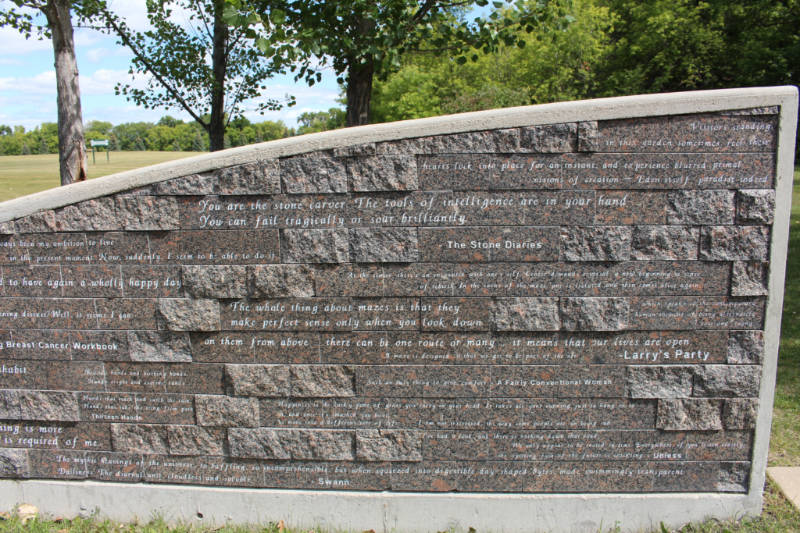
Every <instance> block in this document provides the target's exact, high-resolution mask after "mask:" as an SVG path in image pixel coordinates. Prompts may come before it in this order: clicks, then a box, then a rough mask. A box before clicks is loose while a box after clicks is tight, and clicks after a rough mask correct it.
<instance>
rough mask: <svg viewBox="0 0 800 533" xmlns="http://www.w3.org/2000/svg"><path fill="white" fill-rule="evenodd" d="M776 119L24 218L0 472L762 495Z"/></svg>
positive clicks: (146, 190) (674, 128) (770, 115)
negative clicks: (756, 454)
mask: <svg viewBox="0 0 800 533" xmlns="http://www.w3.org/2000/svg"><path fill="white" fill-rule="evenodd" d="M779 111H780V109H779V108H778V107H776V106H773V107H759V108H748V109H739V110H734V111H724V112H715V113H693V114H679V115H664V116H655V117H644V118H642V117H640V118H632V119H615V120H599V121H575V122H567V123H556V124H544V125H542V124H539V125H534V126H528V127H513V128H502V129H492V130H485V131H468V132H463V133H457V134H451V135H435V136H427V137H425V136H422V137H414V138H404V139H398V140H387V141H382V142H369V143H361V144H358V143H356V144H351V145H348V146H344V147H338V148H335V149H330V150H317V151H311V152H308V153H303V154H299V155H292V156H289V157H282V158H269V159H264V158H262V159H259V158H254V159H253V161H251V162H248V163H245V164H241V165H237V166H232V167H227V168H221V169H218V170H215V171H210V172H204V173H199V174H190V175H186V176H181V177H176V178H172V179H168V180H164V181H158V182H154V183H152V184H149V185H146V186H143V187H138V188H134V189H130V190H124V191H120V192H117V193H115V194H112V195H108V196H103V197H97V198H92V199H88V200H85V201H81V202H78V203H75V204H72V205H66V206H60V207H58V208H55V209H45V210H40V211H38V212H35V213H33V214H29V215H27V216H24V217H21V218H17V219H15V220H10V221H7V222H5V223H3V225H2V228H0V229H1V230H2V234H3V235H2V236H0V265H1V266H0V278H1V279H2V288H1V289H0V291H1V292H0V342H2V344H1V345H0V346H1V347H2V349H0V446H1V447H2V448H0V476H2V477H6V478H12V479H56V480H83V479H90V480H100V481H118V482H126V483H136V482H147V483H155V484H158V483H169V484H176V483H178V484H192V485H210V486H229V487H268V488H287V489H347V490H363V491H386V490H390V491H424V492H450V491H458V492H512V493H525V492H530V493H564V492H578V493H595V492H600V493H607V492H635V493H643V492H721V493H731V492H732V493H746V492H747V491H748V487H749V485H748V479H749V475H750V471H751V460H752V459H753V456H752V454H753V441H754V428H755V422H756V413H757V408H758V397H759V390H760V385H761V379H762V363H763V362H764V359H765V352H764V325H765V306H766V301H767V298H766V297H767V294H768V291H769V289H770V287H768V281H767V280H768V274H769V271H770V263H769V259H770V248H771V246H776V244H775V243H771V229H772V225H773V222H774V212H775V201H776V194H775V183H776V150H777V130H778V119H779V116H778V114H779ZM0 209H1V206H0ZM778 245H779V246H782V247H785V243H779V244H778Z"/></svg>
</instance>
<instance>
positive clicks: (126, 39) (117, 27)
mask: <svg viewBox="0 0 800 533" xmlns="http://www.w3.org/2000/svg"><path fill="white" fill-rule="evenodd" d="M102 15H103V17H104V18H105V21H106V24H107V26H108V27H110V28H111V29H113V30H114V32H115V33H116V34H117V36H118V37H119V38H120V40H121V41H122V43H123V44H124V45H125V46H127V47H128V48H129V49H130V50H131V52H133V55H134V56H135V57H136V59H138V60H139V61H141V63H142V64H143V65H144V66H145V68H146V69H147V72H149V73H150V75H151V76H153V77H154V78H155V79H156V80H157V81H158V83H160V84H161V86H162V87H164V89H165V90H166V91H167V92H168V93H169V94H170V96H172V97H173V98H174V99H175V101H176V102H178V104H180V106H181V107H182V108H183V109H184V110H185V111H186V112H187V113H189V115H190V116H191V117H192V118H193V119H194V120H196V121H197V122H198V123H199V124H200V125H202V126H203V127H204V128H206V129H207V128H208V125H207V124H206V123H205V122H203V120H202V118H201V117H200V116H198V115H197V113H195V111H194V110H193V109H192V108H191V107H190V106H189V104H188V102H186V100H185V99H184V98H183V96H181V94H180V92H178V90H177V89H175V88H174V87H172V86H171V85H170V84H169V83H168V82H167V80H166V79H164V77H163V76H162V75H161V74H159V73H158V72H157V71H156V69H155V68H154V67H153V64H152V63H151V61H150V60H149V59H148V58H147V56H145V55H144V52H142V51H141V50H139V48H138V47H137V46H136V44H135V43H134V42H133V40H132V39H131V37H130V36H129V35H128V33H127V32H126V31H125V29H124V24H125V23H124V22H123V23H122V24H117V22H116V21H115V20H114V16H113V15H112V14H111V13H110V12H109V11H108V10H107V9H103V10H102Z"/></svg>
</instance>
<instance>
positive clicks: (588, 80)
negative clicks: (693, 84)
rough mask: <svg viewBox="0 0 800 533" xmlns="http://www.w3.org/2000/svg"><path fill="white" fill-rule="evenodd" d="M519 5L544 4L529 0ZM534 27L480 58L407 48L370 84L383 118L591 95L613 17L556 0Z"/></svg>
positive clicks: (590, 2) (584, 0)
mask: <svg viewBox="0 0 800 533" xmlns="http://www.w3.org/2000/svg"><path fill="white" fill-rule="evenodd" d="M518 9H524V10H529V9H537V10H538V9H539V8H538V7H535V6H534V7H532V2H530V1H528V2H524V3H519V4H517V5H516V6H515V7H514V8H513V9H510V10H507V11H506V12H505V13H504V14H503V16H504V17H507V18H512V19H513V18H515V17H518V16H519V15H518V14H517V13H516V10H518ZM540 21H541V22H542V23H541V24H539V26H538V27H537V28H536V29H535V31H533V32H531V33H527V32H525V31H524V30H522V29H518V30H517V32H516V37H517V40H518V42H524V43H525V44H524V47H522V48H521V47H519V46H518V45H512V46H507V45H501V46H500V47H499V49H498V50H497V51H496V52H494V53H491V54H481V55H480V57H479V58H478V59H477V60H476V61H467V62H465V63H459V62H457V61H455V60H454V59H453V58H451V57H449V56H443V55H437V54H430V53H409V54H407V55H406V57H405V59H404V60H403V66H402V67H401V68H400V70H398V71H397V72H396V73H393V74H390V75H389V76H388V77H387V79H386V80H383V81H381V80H378V81H377V82H376V83H375V85H374V89H373V96H372V98H373V104H374V105H373V119H374V120H375V121H379V122H387V121H393V120H403V119H411V118H421V117H426V116H434V115H441V114H446V113H461V112H466V111H478V110H482V109H492V108H500V107H511V106H519V105H529V104H537V103H545V102H554V101H559V100H574V99H580V98H586V97H590V96H592V95H593V94H595V93H596V91H597V87H598V83H599V81H600V80H599V79H598V77H597V74H596V71H595V68H594V65H595V64H596V63H597V62H598V61H600V60H601V59H602V58H603V57H605V55H606V54H607V53H608V52H609V49H610V39H609V33H610V31H611V28H612V25H613V22H614V18H613V16H612V15H611V13H610V10H609V9H608V8H606V7H601V6H598V5H597V1H596V0H551V1H550V2H548V4H547V6H546V7H545V8H544V9H542V10H540Z"/></svg>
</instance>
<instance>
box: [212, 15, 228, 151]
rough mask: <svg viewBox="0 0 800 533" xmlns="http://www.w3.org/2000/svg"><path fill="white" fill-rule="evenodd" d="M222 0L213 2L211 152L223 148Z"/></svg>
mask: <svg viewBox="0 0 800 533" xmlns="http://www.w3.org/2000/svg"><path fill="white" fill-rule="evenodd" d="M224 9H225V2H224V0H214V38H213V43H212V45H213V48H212V51H211V70H212V73H213V76H214V80H213V81H212V87H211V119H210V121H209V125H208V139H209V145H210V149H211V151H212V152H216V151H217V150H222V149H223V148H225V73H226V71H227V70H228V55H227V47H228V25H227V24H226V23H225V21H224V20H222V14H223V11H224Z"/></svg>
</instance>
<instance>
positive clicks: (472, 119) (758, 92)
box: [0, 86, 797, 222]
mask: <svg viewBox="0 0 800 533" xmlns="http://www.w3.org/2000/svg"><path fill="white" fill-rule="evenodd" d="M791 102H795V103H796V102H797V88H796V87H793V86H784V87H757V88H748V89H722V90H715V91H696V92H682V93H670V94H648V95H639V96H623V97H617V98H603V99H597V100H582V101H577V102H558V103H554V104H543V105H536V106H526V107H511V108H506V109H495V110H490V111H477V112H473V113H462V114H459V115H448V116H443V117H432V118H424V119H416V120H406V121H401V122H391V123H386V124H375V125H369V126H359V127H354V128H345V129H340V130H335V131H327V132H322V133H313V134H310V135H302V136H299V137H290V138H286V139H280V140H277V141H270V142H266V143H261V144H253V145H249V146H242V147H239V148H231V149H229V150H223V151H220V152H212V153H208V154H203V155H200V156H197V157H192V158H188V159H181V160H178V161H171V162H167V163H162V164H159V165H153V166H150V167H145V168H141V169H136V170H129V171H127V172H121V173H119V174H113V175H110V176H105V177H102V178H97V179H93V180H90V181H86V182H80V183H74V184H72V185H68V186H65V187H57V188H55V189H50V190H47V191H43V192H39V193H35V194H31V195H29V196H24V197H22V198H16V199H13V200H9V201H7V202H3V203H0V222H6V221H9V220H13V219H15V218H20V217H23V216H27V215H30V214H33V213H36V212H38V211H41V210H44V209H54V208H58V207H63V206H65V205H69V204H73V203H76V202H80V201H83V200H90V199H92V198H98V197H101V196H106V195H108V194H113V193H117V192H121V191H125V190H128V189H134V188H136V187H142V186H145V185H150V184H152V183H157V182H160V181H165V180H168V179H172V178H177V177H180V176H187V175H190V174H197V173H201V172H209V171H213V170H217V169H220V168H225V167H229V166H233V165H241V164H244V163H250V162H254V161H260V160H268V159H275V158H278V157H286V156H291V155H297V154H303V153H307V152H312V151H316V150H329V149H333V148H342V147H345V146H354V145H359V144H365V143H372V142H382V141H392V140H400V139H409V138H413V137H423V136H429V135H443V134H450V133H463V132H469V131H479V130H488V129H496V128H516V127H520V126H534V125H538V124H555V123H559V122H578V121H583V120H608V119H616V118H633V117H643V116H653V115H679V114H685V113H701V112H712V111H722V110H731V109H743V108H749V107H761V106H775V105H778V106H781V105H785V104H789V103H791Z"/></svg>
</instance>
